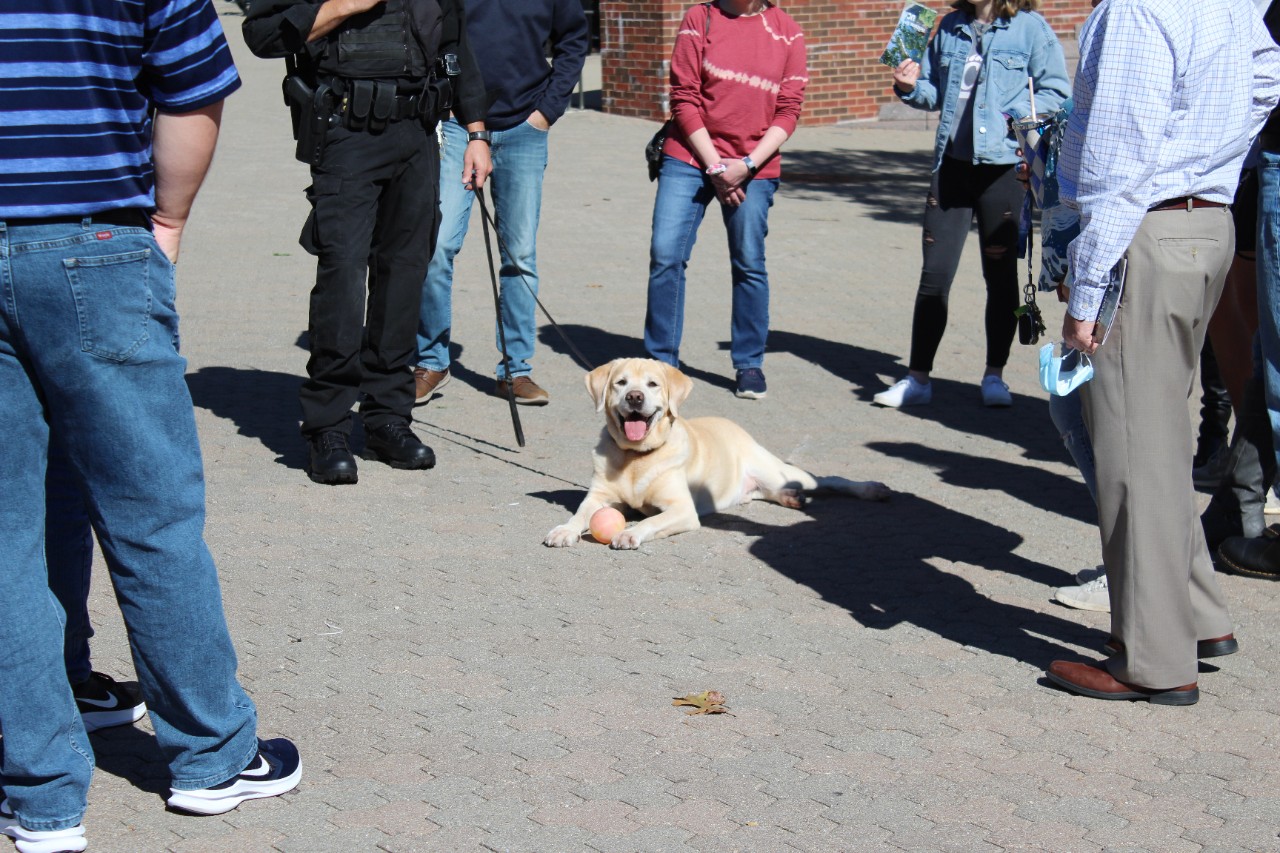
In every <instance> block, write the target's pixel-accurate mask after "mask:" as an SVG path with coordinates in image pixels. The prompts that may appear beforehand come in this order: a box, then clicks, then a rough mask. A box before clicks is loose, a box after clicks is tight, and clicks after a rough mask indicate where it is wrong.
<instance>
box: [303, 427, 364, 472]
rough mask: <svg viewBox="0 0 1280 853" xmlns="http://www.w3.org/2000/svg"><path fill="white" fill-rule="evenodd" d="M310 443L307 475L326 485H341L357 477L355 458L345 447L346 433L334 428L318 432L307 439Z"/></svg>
mask: <svg viewBox="0 0 1280 853" xmlns="http://www.w3.org/2000/svg"><path fill="white" fill-rule="evenodd" d="M307 442H308V444H310V445H311V465H310V467H309V469H308V471H307V475H308V476H309V477H311V479H312V480H315V481H316V482H317V483H324V484H325V485H326V486H342V485H346V484H348V483H354V482H356V479H357V474H356V458H355V457H354V456H352V455H351V449H350V448H349V447H347V434H346V433H344V432H339V431H338V430H336V429H329V430H325V431H324V432H318V433H316V434H315V435H313V436H310V437H309V438H308V439H307Z"/></svg>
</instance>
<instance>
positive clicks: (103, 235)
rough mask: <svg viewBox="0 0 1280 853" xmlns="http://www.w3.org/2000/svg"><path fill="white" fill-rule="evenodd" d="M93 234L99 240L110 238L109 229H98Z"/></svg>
mask: <svg viewBox="0 0 1280 853" xmlns="http://www.w3.org/2000/svg"><path fill="white" fill-rule="evenodd" d="M93 236H94V237H97V238H98V239H99V240H110V239H111V232H110V231H99V232H98V233H97V234H94V235H93Z"/></svg>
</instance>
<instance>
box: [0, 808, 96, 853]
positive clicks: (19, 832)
mask: <svg viewBox="0 0 1280 853" xmlns="http://www.w3.org/2000/svg"><path fill="white" fill-rule="evenodd" d="M0 835H7V836H9V837H10V838H12V839H13V843H14V846H16V847H17V848H18V853H79V851H81V850H83V849H85V847H86V842H85V840H84V826H83V825H79V826H73V827H71V828H70V829H43V830H41V829H24V828H23V827H22V825H21V824H19V823H18V816H17V815H15V814H14V813H13V811H12V810H11V809H10V808H9V801H8V800H7V799H6V800H3V801H0Z"/></svg>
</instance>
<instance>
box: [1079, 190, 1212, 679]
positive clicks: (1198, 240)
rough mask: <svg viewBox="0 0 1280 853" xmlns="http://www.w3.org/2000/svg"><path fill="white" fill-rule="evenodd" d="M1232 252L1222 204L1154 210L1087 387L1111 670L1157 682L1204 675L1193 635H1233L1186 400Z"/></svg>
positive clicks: (1133, 247) (1133, 249)
mask: <svg viewBox="0 0 1280 853" xmlns="http://www.w3.org/2000/svg"><path fill="white" fill-rule="evenodd" d="M1234 252H1235V229H1234V226H1233V225H1232V221H1231V213H1230V211H1229V210H1228V209H1227V208H1196V209H1194V210H1189V211H1188V210H1165V211H1155V212H1151V213H1148V214H1147V215H1146V216H1145V217H1144V218H1143V220H1142V225H1141V227H1140V228H1139V229H1138V233H1137V235H1135V237H1134V239H1133V242H1132V243H1131V244H1130V246H1129V251H1128V254H1127V257H1128V280H1127V282H1126V285H1125V290H1124V299H1123V302H1122V307H1121V308H1120V312H1119V314H1118V315H1117V320H1116V322H1115V323H1114V324H1113V327H1112V330H1111V334H1110V336H1109V337H1108V338H1107V342H1106V344H1104V345H1103V346H1102V347H1100V348H1099V349H1098V351H1097V353H1096V354H1095V355H1094V356H1093V365H1094V379H1093V381H1091V382H1089V383H1087V384H1085V385H1084V386H1083V387H1082V389H1081V391H1082V393H1083V397H1082V402H1083V403H1084V416H1085V423H1086V424H1087V426H1088V428H1089V435H1090V437H1091V439H1092V440H1093V453H1094V457H1095V459H1096V461H1097V478H1098V516H1099V527H1100V528H1101V533H1102V558H1103V562H1104V563H1105V565H1106V570H1107V582H1108V586H1109V587H1110V590H1111V632H1112V635H1113V636H1114V637H1115V638H1116V639H1118V640H1120V641H1121V642H1122V643H1123V644H1124V653H1123V654H1120V655H1117V656H1116V657H1114V658H1113V659H1112V660H1111V661H1110V662H1109V663H1108V668H1109V669H1110V671H1111V674H1112V675H1113V676H1114V677H1115V678H1117V679H1119V680H1120V681H1123V682H1125V683H1128V684H1136V685H1140V686H1142V687H1149V688H1153V689H1157V690H1159V689H1167V688H1172V687H1180V686H1182V685H1184V684H1190V683H1192V682H1194V681H1196V673H1197V671H1198V667H1197V663H1196V641H1197V640H1200V639H1209V638H1212V637H1219V636H1222V635H1224V634H1228V633H1230V632H1231V630H1232V627H1231V619H1230V615H1229V614H1228V613H1227V606H1226V602H1225V600H1224V599H1223V596H1222V591H1221V590H1220V589H1219V588H1218V583H1217V580H1216V579H1215V578H1214V571H1213V564H1212V563H1211V562H1210V559H1209V552H1208V549H1207V548H1206V546H1205V541H1204V534H1203V532H1202V530H1201V527H1200V521H1199V518H1198V517H1197V513H1196V504H1195V496H1194V491H1193V487H1192V484H1191V457H1192V455H1193V448H1192V444H1193V435H1192V424H1191V416H1190V414H1189V412H1188V408H1187V398H1188V395H1189V394H1190V393H1191V390H1192V383H1193V381H1194V379H1195V371H1196V365H1197V362H1198V361H1199V357H1200V348H1201V347H1202V346H1203V345H1204V338H1205V332H1206V329H1207V328H1208V321H1209V317H1210V315H1211V314H1212V313H1213V309H1214V306H1216V305H1217V303H1218V297H1219V296H1220V295H1221V294H1222V285H1223V281H1224V279H1225V278H1226V273H1227V266H1228V265H1229V263H1230V261H1231V257H1232V255H1233V253H1234Z"/></svg>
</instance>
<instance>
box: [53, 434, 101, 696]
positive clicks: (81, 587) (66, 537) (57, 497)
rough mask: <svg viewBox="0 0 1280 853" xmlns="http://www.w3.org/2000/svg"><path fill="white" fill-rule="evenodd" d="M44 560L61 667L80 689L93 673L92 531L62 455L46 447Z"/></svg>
mask: <svg viewBox="0 0 1280 853" xmlns="http://www.w3.org/2000/svg"><path fill="white" fill-rule="evenodd" d="M44 482H45V517H44V556H45V562H46V563H47V565H48V569H49V589H50V590H51V591H52V592H53V594H54V596H55V597H56V598H57V599H58V604H60V605H61V606H62V610H63V612H64V614H65V616H66V630H65V632H64V640H63V650H62V655H63V663H64V665H65V667H66V670H67V681H69V682H70V683H71V684H79V683H80V682H82V681H84V680H85V679H86V678H88V677H89V676H90V675H92V674H93V667H92V666H91V664H90V662H89V639H90V638H91V637H92V636H93V625H92V624H91V623H90V621H89V584H90V580H91V577H92V574H93V529H92V527H91V526H90V522H89V508H88V505H87V503H86V501H85V496H84V492H83V491H81V489H80V482H79V480H78V479H77V478H76V475H75V471H74V470H73V469H72V468H71V461H70V460H69V459H67V454H66V451H64V450H63V449H62V448H61V446H60V445H59V444H58V442H57V440H56V439H55V440H52V441H50V443H49V460H48V468H47V470H46V472H45V480H44Z"/></svg>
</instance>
